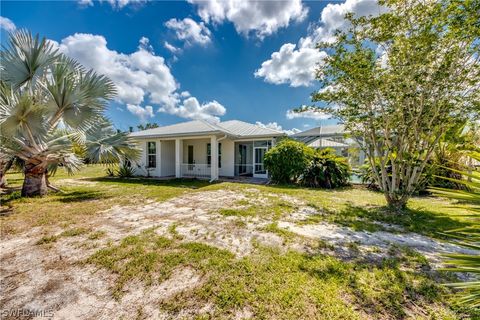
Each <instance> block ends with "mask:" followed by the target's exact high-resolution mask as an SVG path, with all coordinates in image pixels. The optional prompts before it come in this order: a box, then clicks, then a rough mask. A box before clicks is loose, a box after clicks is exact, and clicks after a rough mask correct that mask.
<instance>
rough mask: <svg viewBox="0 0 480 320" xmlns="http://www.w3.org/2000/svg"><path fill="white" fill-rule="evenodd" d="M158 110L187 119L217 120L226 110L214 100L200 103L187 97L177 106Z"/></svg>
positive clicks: (193, 98)
mask: <svg viewBox="0 0 480 320" xmlns="http://www.w3.org/2000/svg"><path fill="white" fill-rule="evenodd" d="M158 111H159V112H165V113H168V114H173V115H176V116H178V117H182V118H187V119H204V120H212V121H217V122H218V121H219V118H218V117H219V116H223V115H224V114H225V112H226V111H227V110H226V109H225V107H224V106H223V105H221V104H220V103H218V102H217V101H215V100H213V101H210V102H206V103H203V104H200V103H199V102H198V100H197V98H195V97H188V98H186V99H185V100H183V102H182V103H181V104H180V105H178V106H165V107H161V108H160V109H159V110H158Z"/></svg>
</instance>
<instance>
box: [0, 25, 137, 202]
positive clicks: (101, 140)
mask: <svg viewBox="0 0 480 320" xmlns="http://www.w3.org/2000/svg"><path fill="white" fill-rule="evenodd" d="M0 69H1V76H0V153H1V154H4V155H6V156H10V157H17V158H18V159H20V160H22V161H23V168H24V174H25V179H24V183H23V187H22V196H33V195H45V194H46V193H47V187H48V174H49V173H54V172H55V170H56V169H57V167H58V166H62V167H63V168H65V169H66V170H67V171H68V172H70V173H72V172H74V171H76V170H78V169H79V167H80V165H81V164H82V160H81V158H80V155H79V153H80V154H82V153H83V154H84V155H86V156H88V157H89V158H90V159H93V160H94V161H95V162H115V161H119V160H121V159H122V158H123V157H128V158H136V157H137V156H138V150H137V149H136V147H135V145H134V144H133V143H132V142H131V141H130V140H129V138H128V134H127V133H116V132H115V131H114V130H113V128H112V126H111V124H110V122H109V121H108V120H107V119H106V118H105V117H104V116H103V113H104V111H105V109H106V107H107V105H108V100H110V99H112V98H113V97H114V95H115V93H116V89H115V86H114V84H113V83H112V82H111V81H110V80H109V79H108V78H106V77H105V76H103V75H98V74H96V73H95V72H93V71H92V70H86V69H85V68H84V67H83V66H81V65H80V64H79V63H78V62H76V61H75V60H73V59H70V58H67V57H66V56H65V55H63V54H61V53H59V52H58V50H57V49H56V48H55V46H54V44H53V43H51V42H49V41H47V40H46V39H45V38H43V39H42V40H40V39H39V36H38V35H36V36H35V37H33V36H32V35H31V34H30V33H29V32H27V31H26V30H20V31H17V32H15V33H13V34H10V36H9V42H8V44H7V46H2V51H1V52H0ZM78 150H80V152H79V151H78Z"/></svg>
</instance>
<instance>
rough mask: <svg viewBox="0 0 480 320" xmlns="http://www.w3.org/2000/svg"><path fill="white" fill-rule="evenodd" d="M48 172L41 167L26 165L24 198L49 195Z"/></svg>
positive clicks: (23, 188)
mask: <svg viewBox="0 0 480 320" xmlns="http://www.w3.org/2000/svg"><path fill="white" fill-rule="evenodd" d="M46 172H47V170H46V169H45V168H44V167H42V166H39V165H34V164H30V163H28V164H25V171H24V173H25V180H23V187H22V197H33V196H44V195H46V194H47V191H48V187H47V174H46Z"/></svg>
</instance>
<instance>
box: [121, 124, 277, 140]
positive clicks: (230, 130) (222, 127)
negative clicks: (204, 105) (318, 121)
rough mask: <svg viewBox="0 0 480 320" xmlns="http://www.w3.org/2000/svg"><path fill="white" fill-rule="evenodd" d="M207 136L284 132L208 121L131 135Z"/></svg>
mask: <svg viewBox="0 0 480 320" xmlns="http://www.w3.org/2000/svg"><path fill="white" fill-rule="evenodd" d="M206 134H227V135H229V136H232V137H236V138H248V137H275V136H282V135H284V133H283V132H282V131H277V130H273V129H269V128H263V127H260V126H257V125H255V124H251V123H247V122H243V121H238V120H231V121H225V122H219V123H212V122H208V121H206V120H193V121H187V122H181V123H177V124H173V125H169V126H164V127H158V128H154V129H148V130H143V131H137V132H132V133H130V136H131V137H138V138H142V137H158V138H161V137H175V136H197V135H206Z"/></svg>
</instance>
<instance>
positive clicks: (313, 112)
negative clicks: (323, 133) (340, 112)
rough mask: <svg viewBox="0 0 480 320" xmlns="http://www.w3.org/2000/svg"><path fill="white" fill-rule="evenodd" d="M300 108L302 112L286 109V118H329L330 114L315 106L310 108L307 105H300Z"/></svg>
mask: <svg viewBox="0 0 480 320" xmlns="http://www.w3.org/2000/svg"><path fill="white" fill-rule="evenodd" d="M300 109H303V111H302V112H295V111H293V110H288V111H287V113H286V115H285V116H286V117H287V119H289V120H291V119H297V118H306V119H314V120H326V119H331V118H332V115H331V114H329V113H326V112H323V111H321V110H318V109H316V108H311V107H307V106H302V107H301V108H300Z"/></svg>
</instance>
